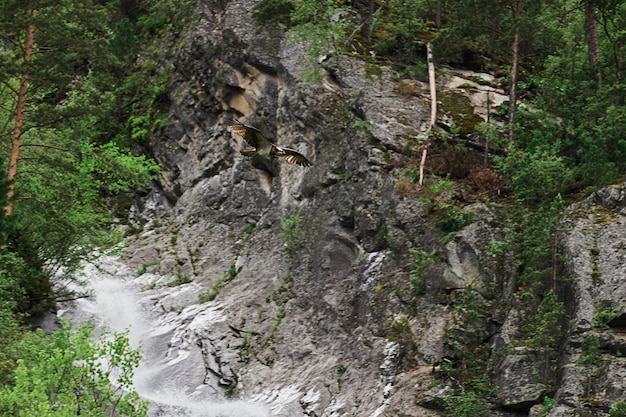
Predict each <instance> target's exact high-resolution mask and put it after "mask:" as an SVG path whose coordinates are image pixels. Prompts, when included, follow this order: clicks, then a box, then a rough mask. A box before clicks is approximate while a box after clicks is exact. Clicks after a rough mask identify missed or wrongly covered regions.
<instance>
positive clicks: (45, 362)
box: [0, 323, 148, 417]
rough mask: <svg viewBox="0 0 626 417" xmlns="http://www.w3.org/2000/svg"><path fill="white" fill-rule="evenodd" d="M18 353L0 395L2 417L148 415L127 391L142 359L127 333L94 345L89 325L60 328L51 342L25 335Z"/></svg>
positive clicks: (104, 337)
mask: <svg viewBox="0 0 626 417" xmlns="http://www.w3.org/2000/svg"><path fill="white" fill-rule="evenodd" d="M20 352H21V359H20V360H19V361H18V365H17V368H16V369H15V371H14V373H13V377H14V378H15V385H14V386H12V387H9V386H5V387H4V388H2V389H0V414H2V415H29V416H59V417H61V416H70V415H82V414H84V415H94V416H96V415H97V416H104V415H115V416H120V417H123V416H126V417H143V416H146V415H147V411H148V409H147V403H146V402H144V401H142V400H141V399H140V398H139V395H138V394H137V392H136V391H135V390H134V389H133V388H132V381H133V375H134V370H135V368H136V367H137V366H138V364H139V361H140V359H141V354H140V352H139V350H136V349H133V348H131V347H130V344H129V341H128V337H127V333H114V334H109V333H106V332H105V333H103V334H101V335H100V336H99V337H98V339H96V340H94V327H93V325H91V324H88V325H84V326H81V327H79V328H78V329H77V331H75V330H74V329H73V328H72V326H71V325H70V324H67V323H64V325H63V327H62V328H61V329H60V330H58V331H56V332H55V333H54V334H52V335H51V336H47V335H45V334H44V333H43V331H41V330H40V331H37V332H35V333H31V334H28V335H26V336H25V337H24V339H23V341H22V342H21V344H20ZM105 364H106V365H105ZM113 377H114V379H115V386H112V385H111V378H113Z"/></svg>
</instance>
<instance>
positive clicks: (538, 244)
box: [508, 195, 565, 299]
mask: <svg viewBox="0 0 626 417" xmlns="http://www.w3.org/2000/svg"><path fill="white" fill-rule="evenodd" d="M511 213H512V216H511V217H510V218H509V226H508V227H509V228H510V229H511V240H510V243H511V244H512V245H511V246H512V249H513V251H514V252H515V254H516V258H517V260H516V265H515V267H516V272H517V275H518V283H519V284H520V285H521V286H523V287H524V290H525V291H527V292H528V295H529V297H530V298H531V299H534V298H535V294H534V291H536V290H537V291H542V288H543V287H544V286H545V283H546V282H547V281H548V280H554V276H555V275H554V268H556V266H557V265H556V264H557V261H558V260H559V258H558V253H557V250H558V248H557V247H556V242H557V240H556V233H557V231H558V230H559V229H560V228H562V227H564V225H563V224H562V220H563V217H564V215H565V202H564V201H563V199H562V198H561V196H560V195H557V196H556V197H555V198H554V199H553V200H552V201H547V202H544V203H543V204H542V205H541V206H539V207H538V208H537V209H534V210H533V209H530V208H528V207H527V206H526V205H524V204H516V205H514V206H513V207H511Z"/></svg>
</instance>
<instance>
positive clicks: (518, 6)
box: [509, 0, 522, 142]
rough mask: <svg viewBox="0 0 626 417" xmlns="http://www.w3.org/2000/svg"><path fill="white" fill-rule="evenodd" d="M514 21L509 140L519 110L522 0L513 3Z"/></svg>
mask: <svg viewBox="0 0 626 417" xmlns="http://www.w3.org/2000/svg"><path fill="white" fill-rule="evenodd" d="M511 10H512V12H513V21H514V24H515V34H514V36H513V45H512V47H511V50H512V59H511V88H510V89H509V141H511V142H513V140H514V139H515V114H516V111H517V77H518V74H519V44H520V37H521V35H520V32H521V28H520V22H519V18H520V16H521V15H522V0H515V1H513V2H512V3H511Z"/></svg>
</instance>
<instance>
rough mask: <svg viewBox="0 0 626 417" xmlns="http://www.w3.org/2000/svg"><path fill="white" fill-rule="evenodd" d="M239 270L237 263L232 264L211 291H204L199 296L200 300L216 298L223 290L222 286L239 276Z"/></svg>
mask: <svg viewBox="0 0 626 417" xmlns="http://www.w3.org/2000/svg"><path fill="white" fill-rule="evenodd" d="M237 272H238V271H237V268H236V267H235V265H234V264H233V265H231V266H230V268H228V271H227V272H226V274H224V276H222V277H220V278H218V279H217V281H216V282H215V284H214V285H213V287H212V288H211V289H210V290H209V291H206V292H203V293H202V294H200V295H199V296H198V301H199V302H200V303H206V302H207V301H213V300H215V298H216V297H217V296H218V295H219V293H220V291H221V290H222V288H224V286H225V285H226V283H227V282H228V281H230V280H232V279H233V278H235V277H236V276H237Z"/></svg>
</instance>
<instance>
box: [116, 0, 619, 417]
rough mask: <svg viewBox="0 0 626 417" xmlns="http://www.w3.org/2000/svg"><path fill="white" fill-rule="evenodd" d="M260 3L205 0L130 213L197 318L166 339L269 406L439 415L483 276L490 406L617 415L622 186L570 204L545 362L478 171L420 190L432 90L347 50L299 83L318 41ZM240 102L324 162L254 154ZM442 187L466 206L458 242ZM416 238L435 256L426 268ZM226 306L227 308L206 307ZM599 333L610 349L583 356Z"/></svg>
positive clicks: (135, 239) (163, 304)
mask: <svg viewBox="0 0 626 417" xmlns="http://www.w3.org/2000/svg"><path fill="white" fill-rule="evenodd" d="M254 3H255V2H254V1H249V0H241V1H203V2H199V4H198V6H197V9H196V11H195V14H196V15H197V17H198V21H197V24H196V25H195V26H194V27H192V28H190V29H189V31H188V32H187V33H185V34H184V35H181V36H182V38H181V40H180V42H179V46H178V49H176V50H175V51H172V52H171V57H170V58H169V60H170V61H171V63H172V64H173V65H174V66H175V70H174V72H173V74H172V81H171V84H170V85H169V88H168V96H169V99H170V101H171V106H170V114H169V119H168V123H167V127H166V128H165V129H164V130H163V131H162V132H161V134H160V135H156V136H154V137H153V138H151V140H150V144H149V147H150V153H151V154H152V155H153V156H154V158H155V159H156V160H157V161H158V162H159V163H160V164H161V166H162V167H163V175H162V178H161V179H160V181H159V182H158V183H155V185H154V187H153V188H152V189H151V190H150V191H149V193H148V195H147V196H145V197H142V198H141V199H138V201H137V206H136V208H135V209H134V210H135V211H134V213H133V216H132V218H133V221H134V222H135V223H136V225H140V226H141V227H142V228H143V230H142V232H140V233H139V234H137V235H135V236H132V237H129V241H130V247H129V248H128V249H126V250H125V254H126V256H127V258H128V260H127V262H128V263H129V264H130V265H131V266H132V267H133V268H136V269H137V270H138V271H142V272H145V274H143V275H141V277H140V278H139V280H140V281H141V282H142V285H143V286H144V288H145V291H146V292H152V293H154V296H153V298H152V299H153V303H152V305H150V306H149V308H151V309H152V310H153V311H155V312H159V314H163V315H167V314H182V315H183V316H184V317H190V318H189V320H187V321H185V325H184V326H182V327H181V328H180V329H179V331H178V332H176V334H175V337H174V339H172V340H170V342H169V343H172V349H174V348H176V346H179V345H180V346H187V345H189V344H195V346H198V347H199V349H200V351H201V353H202V358H203V359H202V363H201V364H199V366H202V367H204V369H205V371H206V374H207V377H206V378H205V384H212V383H214V384H217V387H211V388H212V389H211V390H209V391H210V392H212V393H215V392H217V391H220V392H222V393H228V394H229V395H231V396H233V397H235V398H245V399H253V400H255V401H259V402H262V403H265V404H267V405H268V406H269V407H270V408H271V410H272V415H274V416H289V417H298V416H328V417H330V416H372V417H376V416H397V417H398V416H402V417H403V416H407V417H408V416H435V415H443V410H444V406H445V401H446V398H447V397H448V396H449V395H451V394H452V393H453V392H454V389H455V381H453V380H450V379H446V378H445V376H442V375H441V374H439V373H438V371H437V369H438V368H439V367H440V365H441V362H442V361H443V360H445V358H446V355H448V354H449V351H448V346H447V345H446V332H447V329H450V328H452V327H453V323H452V321H451V311H452V308H450V305H451V304H453V303H454V301H455V297H456V295H457V294H458V292H459V291H460V290H462V289H463V288H465V287H466V286H468V285H472V286H473V287H475V288H477V289H478V292H479V293H481V295H480V296H481V297H483V296H484V297H486V296H487V295H488V294H487V291H492V292H493V291H495V292H496V293H497V294H498V298H499V299H500V300H501V302H502V307H501V308H500V309H498V311H497V314H496V315H494V317H485V318H484V319H485V323H484V324H483V326H482V327H481V330H480V331H481V334H482V335H483V337H484V340H485V342H486V343H489V344H490V345H491V346H492V348H493V352H494V354H493V355H492V357H491V359H490V361H491V362H490V365H489V369H490V373H491V374H492V375H491V376H492V378H493V380H494V382H495V384H496V385H497V386H498V390H497V392H496V393H495V394H494V395H493V396H491V397H490V398H488V400H489V402H490V404H491V407H492V409H491V411H490V414H489V415H492V416H503V417H504V416H519V415H524V414H525V413H530V414H532V415H536V414H537V413H538V411H537V410H538V409H539V407H540V406H539V405H538V404H540V403H542V402H543V398H544V396H554V398H555V407H554V408H553V410H552V411H551V412H550V414H548V415H549V416H551V417H556V416H559V417H560V416H569V415H572V416H573V415H580V416H582V415H604V414H606V411H607V410H608V407H610V406H611V405H612V404H614V403H615V402H616V401H619V400H620V399H623V392H624V391H623V389H622V390H621V391H620V389H621V388H623V387H624V382H623V376H624V374H625V371H624V370H625V369H626V368H625V366H624V360H623V359H622V358H620V357H619V355H621V353H623V352H624V350H623V349H624V346H625V345H626V342H625V339H624V332H623V331H622V330H624V328H626V310H624V305H626V286H624V285H623V282H622V281H623V276H624V269H625V268H626V266H625V265H626V262H624V260H623V259H622V258H623V255H622V252H623V250H622V249H623V245H624V244H626V243H624V241H626V233H624V230H623V221H624V220H623V216H624V213H622V211H621V210H622V207H623V201H624V195H623V192H622V189H621V188H610V189H607V190H604V191H601V192H599V193H596V194H594V196H592V197H591V198H590V199H589V200H587V201H586V202H584V203H581V205H580V206H577V207H575V208H574V209H572V215H571V217H572V219H573V227H572V228H571V229H567V230H566V232H564V234H563V239H562V240H563V251H564V253H565V255H566V256H565V259H566V261H565V263H566V265H565V266H566V268H567V275H568V276H571V277H572V279H571V281H570V282H569V283H568V284H567V286H566V287H564V288H562V289H561V291H559V293H560V295H561V296H562V297H563V299H564V300H565V302H566V307H567V309H568V313H569V316H570V319H571V320H570V324H569V327H568V329H569V330H568V333H567V336H566V340H564V342H563V346H562V349H561V351H560V353H559V359H558V363H556V364H554V363H552V362H550V364H549V365H548V368H549V369H546V358H545V356H543V355H542V353H541V352H537V351H528V350H526V349H525V347H524V346H517V345H516V344H515V343H516V342H515V340H517V339H516V335H517V334H518V333H519V328H518V326H519V323H520V319H519V317H520V315H522V314H523V313H522V312H521V311H520V310H518V309H517V308H516V307H515V300H514V294H513V288H512V285H513V284H512V283H511V279H510V276H511V274H510V270H509V267H510V263H511V262H510V261H511V260H510V259H507V257H506V254H504V255H503V256H496V255H495V254H494V253H493V251H490V249H489V247H490V245H493V243H494V242H496V243H497V242H504V241H506V234H505V232H504V231H503V229H502V228H501V225H500V223H499V221H498V219H497V216H496V215H495V214H494V213H493V212H492V211H491V210H490V208H489V206H488V205H486V204H483V203H474V204H471V205H468V204H466V203H465V201H464V198H463V194H464V193H466V192H467V190H466V189H465V188H464V187H463V186H459V185H455V186H453V188H454V189H453V190H452V191H451V193H452V194H453V195H452V196H448V197H445V196H441V195H438V196H437V197H432V196H429V195H428V194H424V193H422V194H420V192H421V191H423V190H421V191H420V190H419V189H418V188H417V187H416V186H415V185H414V184H413V182H412V181H411V180H410V178H409V179H407V177H406V173H405V172H404V171H403V169H404V168H406V167H411V166H414V164H415V159H414V157H413V156H412V153H415V151H416V150H417V147H418V146H419V145H420V143H421V141H422V140H423V139H422V137H423V135H424V133H425V131H426V129H427V124H428V114H429V113H428V112H429V102H428V97H426V96H424V95H422V94H402V93H399V92H398V86H397V83H396V82H394V81H393V76H392V74H393V71H392V70H391V69H389V68H381V70H380V72H377V73H376V74H372V73H370V72H368V71H367V70H366V66H365V65H364V63H363V62H362V61H360V60H358V59H356V58H353V57H346V56H342V57H338V58H337V59H332V60H330V61H329V62H331V63H332V64H331V63H329V64H327V65H332V66H333V67H332V68H324V67H323V66H322V67H320V69H321V70H326V69H331V70H332V74H334V76H335V79H334V81H333V82H334V84H333V85H332V87H333V88H326V87H325V84H324V83H318V82H311V83H305V82H303V81H302V80H301V74H302V73H303V71H305V70H306V68H307V65H308V64H307V62H309V60H308V57H307V54H306V50H305V49H304V48H303V47H302V45H300V44H298V43H295V42H288V41H287V40H286V39H285V37H284V36H283V35H284V34H283V33H282V31H281V29H280V28H278V27H276V26H272V27H269V26H263V25H259V24H257V23H256V22H255V21H254V20H253V19H252V17H251V15H250V13H249V12H242V10H243V11H249V10H250V9H251V7H252V6H253V5H254ZM461 85H462V84H459V83H456V84H454V85H453V86H451V88H454V89H458V88H460V86H461ZM472 103H474V105H476V100H474V101H472ZM474 113H475V116H476V117H483V116H484V111H482V110H477V111H475V112H474ZM233 117H236V118H239V119H241V120H242V121H245V122H247V123H249V124H252V125H255V126H257V127H259V128H261V129H262V130H263V131H264V132H265V133H266V134H267V135H268V137H270V138H271V139H273V140H274V141H276V142H277V143H278V144H280V145H285V146H289V147H291V148H294V149H297V150H298V151H299V152H302V153H303V154H304V155H306V156H307V157H308V158H309V159H310V160H311V161H312V163H313V166H312V167H311V168H309V169H303V168H301V167H297V166H291V165H288V164H282V165H280V164H278V163H267V162H265V161H258V160H255V159H252V160H251V159H247V158H244V157H242V156H241V155H240V154H239V150H240V149H241V148H242V147H243V144H242V141H241V140H240V139H239V138H237V137H236V136H235V135H233V134H232V133H231V132H230V131H229V130H228V128H227V124H226V121H227V120H228V119H229V118H233ZM412 164H413V165H412ZM429 181H432V182H433V183H437V181H438V180H437V179H436V178H430V179H429ZM400 182H402V183H403V184H404V187H399V186H398V184H399V183H400ZM420 197H421V198H420ZM433 198H435V199H436V198H447V200H445V202H448V203H450V202H452V203H454V204H455V205H456V206H458V207H459V208H460V210H461V212H464V213H471V221H468V222H466V223H469V224H463V225H462V226H463V227H462V228H461V229H460V230H459V231H457V232H456V233H455V234H454V233H452V234H450V235H448V236H447V237H445V238H444V237H443V236H442V234H443V233H442V231H441V230H440V229H439V228H438V227H437V226H436V219H437V218H438V216H441V215H445V213H442V212H437V207H438V206H437V204H436V202H437V201H435V200H433ZM429 199H430V200H429ZM433 202H434V203H433ZM468 218H469V217H468ZM298 219H299V220H300V221H299V222H298ZM288 220H291V221H292V223H291V224H292V226H291V228H289V227H286V226H285V225H287V224H288V223H289V222H288ZM299 231H301V234H300V233H299ZM286 242H288V243H289V244H288V245H286ZM415 253H420V254H422V255H423V256H429V257H430V258H429V259H431V260H432V261H430V262H429V263H428V265H427V266H426V267H425V268H423V269H421V270H419V271H418V272H415V270H416V260H415V256H414V254H415ZM150 274H154V275H150ZM151 279H153V281H150V280H151ZM176 279H179V280H180V281H179V282H180V283H181V285H176V286H174V285H168V283H171V282H172V281H173V280H176ZM187 281H189V282H187ZM418 281H421V282H418ZM418 286H419V287H420V288H418ZM215 309H218V310H219V312H220V320H213V321H211V320H208V319H207V320H204V321H203V320H193V319H192V318H191V317H192V316H194V315H198V316H200V317H204V316H203V314H204V315H205V316H207V317H212V316H211V315H210V314H205V312H207V311H214V310H215ZM599 309H615V314H614V316H613V317H611V318H610V320H608V322H607V323H606V324H607V326H608V327H607V328H606V329H604V330H599V329H597V328H594V315H596V314H597V313H598V311H599ZM589 334H593V335H597V337H598V338H599V341H600V343H601V348H602V355H603V362H602V363H600V364H596V365H590V366H586V365H585V366H582V365H580V361H579V358H580V356H581V354H582V353H581V346H582V344H583V340H584V338H585V337H586V336H587V335H589ZM176 340H178V342H177V341H176ZM183 341H184V343H183ZM177 343H178V344H177ZM552 367H554V368H552ZM581 369H583V370H584V371H581ZM209 375H210V376H211V377H209ZM620 378H621V381H620ZM546 381H556V385H553V384H550V383H547V382H546ZM196 391H197V390H196ZM199 392H203V391H202V390H200V391H199ZM581 410H582V411H581ZM533 413H534V414H533ZM585 413H586V414H585ZM593 413H596V414H593ZM603 413H604V414H603Z"/></svg>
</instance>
